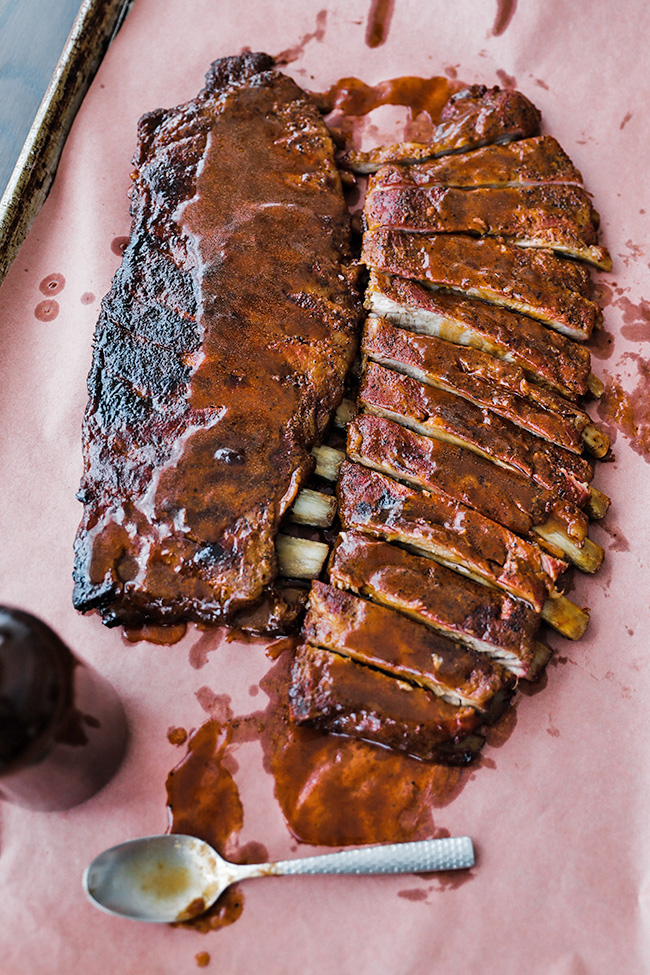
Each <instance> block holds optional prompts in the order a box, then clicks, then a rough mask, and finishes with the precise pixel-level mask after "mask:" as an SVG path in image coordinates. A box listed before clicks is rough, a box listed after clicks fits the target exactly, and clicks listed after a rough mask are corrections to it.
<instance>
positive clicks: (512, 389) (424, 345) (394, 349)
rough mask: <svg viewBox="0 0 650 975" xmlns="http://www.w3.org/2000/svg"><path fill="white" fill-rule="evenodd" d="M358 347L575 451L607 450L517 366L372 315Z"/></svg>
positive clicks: (581, 419)
mask: <svg viewBox="0 0 650 975" xmlns="http://www.w3.org/2000/svg"><path fill="white" fill-rule="evenodd" d="M361 349H362V352H363V353H364V355H366V356H368V357H369V358H371V359H374V361H375V362H379V363H381V365H384V366H389V367H390V368H392V369H397V370H399V371H400V372H405V373H407V374H408V375H410V376H412V377H413V378H414V379H417V380H419V381H421V382H425V383H429V384H431V385H433V386H437V387H438V388H440V389H445V390H447V391H448V392H450V393H455V394H457V395H459V396H462V397H463V398H464V399H467V400H469V401H470V402H471V403H474V404H475V405H476V406H479V407H481V408H483V409H488V410H490V411H491V412H493V413H497V414H498V415H499V416H501V417H503V418H504V419H507V420H510V421H511V422H512V423H514V424H516V425H517V426H519V427H522V428H523V429H525V430H528V431H529V432H530V433H534V434H535V435H536V436H538V437H542V438H543V439H544V440H548V441H549V442H550V443H553V444H557V445H559V446H561V447H565V448H566V449H567V450H571V451H573V452H574V453H577V454H579V453H582V449H583V445H588V446H589V447H590V449H592V450H593V449H594V447H595V449H596V450H597V451H598V453H599V456H602V455H604V454H605V453H606V452H607V450H608V449H609V440H608V438H607V437H606V435H605V434H603V433H601V431H599V430H598V429H597V428H596V427H595V426H594V425H593V423H592V422H591V417H590V416H589V415H588V414H587V413H585V411H584V410H582V409H580V407H578V406H576V405H575V404H574V403H572V402H570V401H569V400H566V399H564V398H563V397H561V396H559V395H558V394H557V393H554V392H551V390H548V389H545V388H544V387H543V386H538V385H537V384H535V383H530V382H529V381H528V380H527V379H526V376H525V375H524V373H523V371H522V370H521V369H520V368H519V367H518V366H516V365H514V364H513V363H511V362H503V361H501V360H499V359H495V358H494V357H493V356H491V355H489V354H488V353H487V352H481V351H480V350H478V349H471V348H467V347H462V346H459V345H454V344H453V343H451V342H446V341H445V340H444V339H440V338H437V337H436V336H433V335H418V334H416V333H414V332H410V331H408V330H406V329H403V328H397V327H396V326H395V325H392V324H391V323H390V322H388V321H387V320H386V319H382V318H373V317H370V318H368V319H367V321H366V324H365V327H364V332H363V341H362V346H361Z"/></svg>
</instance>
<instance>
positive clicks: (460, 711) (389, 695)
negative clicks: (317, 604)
mask: <svg viewBox="0 0 650 975" xmlns="http://www.w3.org/2000/svg"><path fill="white" fill-rule="evenodd" d="M289 709H290V715H291V719H292V721H294V722H296V723H297V724H308V725H311V726H313V727H316V728H321V729H323V730H324V731H330V732H334V733H336V734H341V735H349V736H351V737H354V738H363V739H366V740H368V741H372V742H377V743H378V744H380V745H384V746H385V747H387V748H396V749H398V750H399V751H403V752H408V753H409V754H410V755H415V756H417V758H421V759H424V760H425V761H443V762H446V763H448V764H452V765H465V764H466V763H467V762H469V761H471V760H472V758H473V757H474V756H475V755H476V753H477V752H478V751H479V750H480V748H481V745H482V744H483V741H484V739H483V738H482V737H481V736H480V735H477V734H476V733H475V732H476V729H477V728H478V727H479V725H480V723H481V720H482V718H481V715H480V714H479V712H478V711H476V710H474V708H459V707H456V706H455V705H453V704H449V703H448V702H447V701H444V700H443V699H442V698H441V697H438V696H437V695H436V694H432V693H431V692H430V691H425V690H423V688H421V687H415V686H414V685H413V684H408V683H406V682H405V681H401V680H396V679H395V678H394V677H389V676H387V675H386V674H382V673H381V672H380V671H378V670H374V669H373V668H371V667H366V666H364V665H363V664H358V663H356V662H355V661H354V660H350V658H347V657H341V656H340V655H339V654H338V653H331V652H330V651H328V650H321V649H319V648H317V647H310V646H307V645H303V646H300V647H299V648H298V650H297V652H296V655H295V657H294V661H293V664H292V668H291V686H290V687H289Z"/></svg>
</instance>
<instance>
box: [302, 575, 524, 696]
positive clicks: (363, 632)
mask: <svg viewBox="0 0 650 975" xmlns="http://www.w3.org/2000/svg"><path fill="white" fill-rule="evenodd" d="M303 636H304V637H305V638H306V639H307V641H308V642H309V643H311V644H313V645H314V646H317V647H322V648H323V649H325V650H333V651H335V652H336V653H340V654H342V655H343V656H347V657H352V658H353V659H354V660H357V661H358V662H359V663H363V664H367V665H369V666H371V667H376V668H377V669H378V670H382V671H384V672H386V673H389V674H392V675H393V676H394V677H399V678H401V679H402V680H408V681H411V682H412V683H414V684H419V685H420V686H421V687H425V688H426V689H427V690H430V691H433V692H434V694H439V695H440V696H441V697H444V698H445V700H447V701H449V702H450V703H451V704H458V705H463V706H466V707H475V708H478V709H479V710H482V711H485V710H487V709H488V708H489V707H490V704H491V702H492V699H493V698H494V696H495V694H497V693H499V694H500V695H501V696H503V694H504V693H505V692H507V691H509V690H511V688H512V687H513V685H514V680H513V679H512V675H511V674H509V673H508V672H506V671H505V670H503V668H502V667H500V666H499V665H498V664H493V663H491V662H490V661H489V660H487V659H486V658H485V657H483V658H481V657H480V656H478V655H477V654H476V653H474V652H473V651H471V650H468V649H466V648H464V647H462V646H459V645H458V644H456V643H453V642H452V641H451V640H449V639H447V638H446V637H444V636H441V635H439V634H438V633H435V632H434V631H432V630H431V629H429V628H428V627H426V626H423V625H421V624H420V623H416V622H415V620H412V619H409V617H407V616H404V615H402V614H401V613H396V612H395V611H394V610H392V609H389V608H387V607H386V606H379V605H377V604H375V603H371V602H368V601H367V600H365V599H360V598H359V597H358V596H355V595H352V594H351V593H349V592H344V591H342V590H341V589H335V588H333V587H332V586H327V585H325V584H324V583H322V582H314V583H313V585H312V590H311V593H310V597H309V610H308V612H307V616H306V617H305V623H304V627H303Z"/></svg>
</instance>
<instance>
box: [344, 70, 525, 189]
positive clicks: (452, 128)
mask: <svg viewBox="0 0 650 975" xmlns="http://www.w3.org/2000/svg"><path fill="white" fill-rule="evenodd" d="M540 120H541V115H540V113H539V111H538V110H537V108H535V106H534V105H533V104H532V102H530V101H528V99H527V98H526V97H525V96H524V95H522V94H521V92H518V91H512V90H506V91H502V90H501V89H499V88H497V87H494V88H486V87H485V85H471V86H470V87H469V88H464V89H463V90H462V91H458V92H456V93H455V94H454V95H452V96H451V98H450V99H449V101H448V102H447V104H446V105H445V107H444V108H443V110H442V114H441V121H440V124H439V125H438V126H437V128H436V130H435V132H434V134H433V138H432V139H431V142H429V143H428V144H426V145H425V144H423V143H418V142H400V143H397V144H396V145H391V146H379V147H378V148H376V149H371V150H370V152H358V151H356V150H352V151H351V152H347V153H345V154H344V155H343V156H342V159H341V164H342V165H343V166H346V167H347V168H349V169H353V170H354V171H355V172H358V173H372V172H374V171H375V170H376V169H378V168H379V166H382V165H384V164H385V163H388V162H400V163H412V162H419V161H421V160H423V159H431V158H434V157H436V156H445V155H448V154H450V153H456V152H465V151H466V150H468V149H476V148H478V147H480V146H485V145H489V144H490V143H494V142H496V143H503V142H510V141H511V140H513V139H524V138H527V137H528V136H532V135H536V134H537V132H538V130H539V123H540Z"/></svg>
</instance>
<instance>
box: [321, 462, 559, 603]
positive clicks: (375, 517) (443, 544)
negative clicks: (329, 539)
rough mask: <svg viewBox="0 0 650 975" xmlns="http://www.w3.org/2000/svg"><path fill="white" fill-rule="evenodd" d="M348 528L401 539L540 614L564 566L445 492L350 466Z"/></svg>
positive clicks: (342, 486) (345, 496)
mask: <svg viewBox="0 0 650 975" xmlns="http://www.w3.org/2000/svg"><path fill="white" fill-rule="evenodd" d="M337 495H338V500H339V516H340V518H341V524H342V525H343V527H344V528H347V529H354V530H356V531H363V532H367V533H369V534H371V535H374V536H376V537H378V538H384V539H386V540H387V541H389V542H399V543H400V544H402V545H405V546H407V547H408V548H410V549H412V550H413V551H414V552H416V553H418V554H421V555H427V556H429V557H430V558H435V559H436V560H437V561H439V562H441V563H442V564H443V565H447V566H449V567H450V568H453V569H455V570H456V571H458V572H464V573H465V574H467V575H469V576H470V578H474V579H476V580H477V581H479V582H480V581H482V580H483V581H485V582H487V583H489V584H490V585H494V586H496V587H497V588H498V589H504V590H505V591H506V592H509V593H511V594H512V595H513V596H516V597H517V598H519V599H524V600H525V601H526V602H527V603H529V604H530V605H531V606H532V607H533V609H535V610H536V611H537V612H541V611H542V608H543V606H544V603H545V602H546V600H547V599H548V598H549V596H551V595H552V594H553V593H554V591H555V582H556V580H557V579H558V578H559V576H560V575H561V574H562V573H563V572H564V570H565V569H566V562H563V561H562V560H560V559H556V558H554V557H553V556H552V555H549V554H547V553H546V552H543V551H542V550H540V549H539V548H537V546H535V545H532V544H531V543H530V542H527V541H525V540H524V539H522V538H519V536H518V535H515V534H513V533H512V532H510V531H508V529H506V528H503V527H502V526H501V525H498V524H497V523H496V522H494V521H490V520H489V519H488V518H485V517H484V516H483V515H481V514H479V513H478V512H477V511H473V510H472V509H471V508H468V507H467V506H466V505H463V504H460V503H459V502H457V501H453V500H452V499H451V498H448V497H446V496H445V495H443V494H430V493H428V492H426V491H417V490H414V489H413V488H410V487H408V486H407V485H405V484H401V483H400V482H399V481H395V480H393V479H392V478H390V477H387V476H386V475H384V474H381V473H380V472H379V471H374V470H370V469H369V468H367V467H363V466H362V465H361V464H355V463H350V461H344V463H343V464H342V466H341V473H340V476H339V481H338V484H337Z"/></svg>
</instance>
